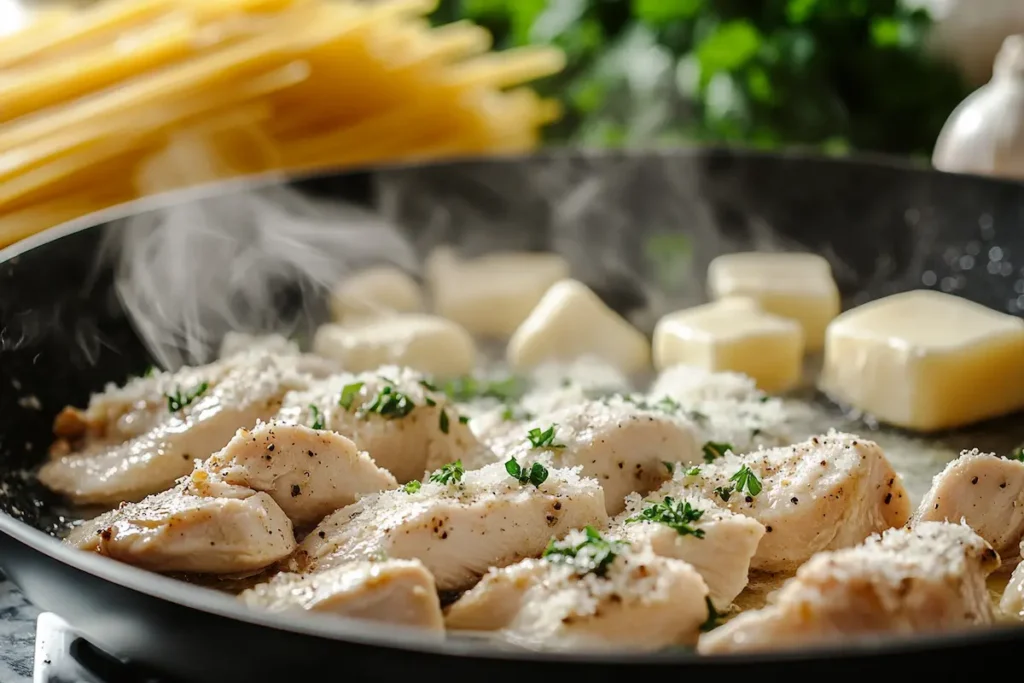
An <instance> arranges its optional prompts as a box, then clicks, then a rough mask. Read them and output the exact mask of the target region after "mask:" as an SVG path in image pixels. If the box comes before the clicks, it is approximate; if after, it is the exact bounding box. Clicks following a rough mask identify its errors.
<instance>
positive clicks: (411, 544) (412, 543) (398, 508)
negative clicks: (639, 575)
mask: <svg viewBox="0 0 1024 683" xmlns="http://www.w3.org/2000/svg"><path fill="white" fill-rule="evenodd" d="M431 479H432V480H431V481H427V482H426V483H424V484H422V485H420V486H419V487H418V488H415V487H412V486H408V485H407V486H406V487H405V488H403V489H398V490H395V491H384V492H382V493H378V494H373V495H369V496H365V497H364V498H361V499H360V500H359V502H357V503H355V504H354V505H349V506H348V507H345V508H342V509H341V510H338V511H337V512H335V513H334V514H332V515H331V516H329V517H327V518H326V519H325V520H324V521H323V522H321V523H320V525H319V526H317V527H316V529H314V530H313V531H312V532H310V534H309V535H308V536H306V538H305V539H304V540H303V542H302V543H301V545H300V546H299V549H298V550H297V551H296V553H295V556H294V557H293V558H292V559H291V561H290V562H289V568H290V569H292V570H293V571H298V572H313V571H323V570H325V569H328V568H330V567H335V566H338V565H341V564H345V563H348V562H353V561H358V560H366V559H374V558H378V557H381V556H384V557H389V558H405V559H412V558H418V559H419V560H420V561H422V562H423V564H424V566H426V567H427V569H429V570H430V572H431V573H432V574H433V575H434V578H435V580H436V581H437V587H438V589H440V590H459V589H463V588H467V587H468V586H470V585H472V583H473V582H474V581H475V580H476V579H477V578H479V577H480V576H482V575H483V574H484V573H485V572H486V571H487V570H488V569H489V568H490V567H502V566H505V565H508V564H511V563H512V562H515V561H517V560H520V559H522V558H526V557H536V556H538V555H540V554H541V552H542V551H543V550H544V548H545V547H546V546H547V543H548V541H549V540H550V539H551V538H552V537H557V536H560V535H562V534H564V533H566V532H567V531H568V530H570V529H573V528H576V527H581V526H584V525H587V524H593V525H598V526H600V525H604V524H605V523H606V522H607V516H606V514H605V511H604V495H603V492H602V491H601V487H600V486H598V484H597V482H596V481H594V480H593V479H589V478H584V477H581V476H580V474H579V472H578V471H577V470H571V469H555V468H552V469H550V470H548V473H547V477H546V479H544V481H543V482H542V483H540V485H539V486H538V485H535V484H534V483H531V482H529V481H526V482H520V480H519V479H517V478H514V477H512V476H511V475H510V474H509V473H508V471H507V470H506V467H505V465H503V464H501V463H495V464H494V465H489V466H487V467H484V468H482V469H479V470H473V471H466V472H464V473H463V472H462V470H461V468H457V467H455V466H448V467H445V468H443V469H442V470H440V471H438V472H436V473H435V474H434V475H432V477H431Z"/></svg>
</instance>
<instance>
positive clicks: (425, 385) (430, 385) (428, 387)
mask: <svg viewBox="0 0 1024 683" xmlns="http://www.w3.org/2000/svg"><path fill="white" fill-rule="evenodd" d="M420 386H421V387H423V388H424V389H426V390H427V391H437V390H438V389H437V386H436V385H435V384H433V383H432V382H428V381H427V380H425V379H421V380H420Z"/></svg>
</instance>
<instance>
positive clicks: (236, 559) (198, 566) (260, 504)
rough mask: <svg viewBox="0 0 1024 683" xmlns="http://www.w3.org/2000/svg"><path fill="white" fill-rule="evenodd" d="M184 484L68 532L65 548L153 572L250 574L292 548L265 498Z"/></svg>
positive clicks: (284, 525)
mask: <svg viewBox="0 0 1024 683" xmlns="http://www.w3.org/2000/svg"><path fill="white" fill-rule="evenodd" d="M186 486H187V482H186V481H182V482H181V483H179V484H178V485H177V486H175V487H174V488H172V489H169V490H167V491H164V492H163V493H157V494H155V495H152V496H149V497H148V498H145V499H143V500H141V501H139V502H137V503H125V504H123V505H121V506H120V507H119V508H117V509H116V510H111V511H110V512H107V513H105V514H103V515H100V516H99V517H97V518H95V519H93V520H90V521H88V522H86V523H84V524H82V525H80V526H78V527H76V528H75V529H74V530H72V532H71V533H70V534H69V535H68V537H67V539H66V540H65V542H67V543H69V544H71V545H73V546H76V547H78V548H80V549H82V550H88V551H91V552H97V553H100V554H101V555H106V556H108V557H112V558H114V559H115V560H120V561H121V562H125V563H127V564H133V565H136V566H139V567H143V568H145V569H151V570H153V571H158V572H195V573H200V574H236V573H245V572H257V571H259V570H261V569H263V568H264V567H268V566H270V565H271V564H273V563H275V562H277V561H279V560H281V559H283V558H285V557H287V556H288V555H289V554H290V553H291V552H292V551H293V550H294V549H295V536H294V532H293V531H292V524H291V522H290V521H289V520H288V516H287V515H285V513H284V511H283V510H282V509H281V508H280V507H279V506H278V504H277V503H275V502H274V500H273V498H271V497H270V496H269V495H267V494H266V493H257V492H256V491H252V490H249V489H243V488H241V487H236V488H235V489H234V490H233V491H232V492H231V494H232V495H231V496H229V497H228V496H218V497H207V496H196V495H192V494H190V493H188V492H187V491H186Z"/></svg>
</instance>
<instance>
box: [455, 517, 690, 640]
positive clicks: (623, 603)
mask: <svg viewBox="0 0 1024 683" xmlns="http://www.w3.org/2000/svg"><path fill="white" fill-rule="evenodd" d="M706 595H707V586H705V585H704V580H703V579H701V577H700V574H698V573H697V571H696V570H694V569H693V567H691V566H690V565H689V564H687V563H686V562H683V561H681V560H676V559H671V558H666V557H659V556H657V555H654V554H652V553H650V551H649V550H646V549H641V550H634V549H632V548H631V547H630V546H629V545H628V544H626V543H622V542H620V541H613V540H610V539H608V538H605V537H603V536H601V535H600V534H599V533H598V532H596V531H595V530H594V529H592V528H588V529H586V530H585V531H573V532H571V533H570V534H569V535H568V536H567V537H566V538H565V539H564V540H563V541H561V542H558V543H552V544H551V545H550V546H549V548H548V550H547V551H546V552H545V557H544V558H543V559H540V560H533V559H530V560H524V561H522V562H520V563H518V564H515V565H512V566H510V567H506V568H504V569H493V570H491V571H490V572H488V573H487V575H486V576H484V578H483V580H482V581H481V582H480V583H479V584H477V585H476V586H475V587H474V588H473V589H471V590H470V591H469V592H468V593H466V594H465V595H464V596H463V597H462V599H460V600H459V601H458V602H456V603H455V604H453V605H452V606H451V607H450V608H449V611H448V615H447V618H446V623H447V626H448V628H449V629H472V630H497V631H501V632H502V635H503V636H504V637H505V639H506V640H508V641H511V642H513V643H515V644H517V645H521V646H525V647H530V648H538V649H557V650H570V649H589V650H609V649H632V650H656V649H659V648H662V647H665V646H667V645H674V644H691V643H694V642H696V640H697V636H698V634H699V628H700V626H701V624H702V623H703V622H704V621H706V619H707V616H708V608H707V603H706V601H705V597H706Z"/></svg>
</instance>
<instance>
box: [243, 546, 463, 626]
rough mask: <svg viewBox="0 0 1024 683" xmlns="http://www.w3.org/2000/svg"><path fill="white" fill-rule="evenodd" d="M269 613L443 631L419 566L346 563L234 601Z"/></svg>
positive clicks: (279, 578)
mask: <svg viewBox="0 0 1024 683" xmlns="http://www.w3.org/2000/svg"><path fill="white" fill-rule="evenodd" d="M238 597H239V599H241V600H242V601H243V602H245V603H246V604H247V605H249V606H250V607H258V608H261V609H266V610H270V611H272V612H283V611H286V610H307V611H310V612H322V613H325V614H331V615H334V616H340V617H349V618H354V619H372V620H374V621H385V622H388V623H392V624H402V625H405V626H419V627H421V628H425V629H428V630H431V631H443V630H444V617H443V615H442V614H441V603H440V601H439V600H438V597H437V588H436V587H435V585H434V577H433V576H431V575H430V572H428V571H427V569H426V567H424V566H423V564H422V563H421V562H420V561H419V560H383V561H379V562H352V563H350V564H343V565H339V566H337V567H334V568H332V569H328V570H326V571H322V572H317V573H315V574H291V573H281V574H277V575H276V576H274V577H273V578H272V579H270V580H269V581H267V582H266V583H261V584H258V585H256V586H254V587H252V588H250V589H248V590H246V591H244V592H243V593H242V594H241V595H239V596H238Z"/></svg>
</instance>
